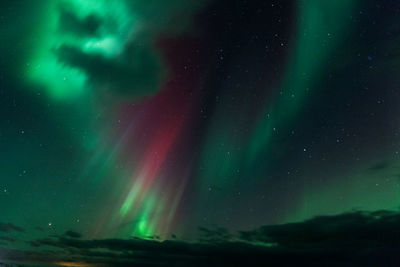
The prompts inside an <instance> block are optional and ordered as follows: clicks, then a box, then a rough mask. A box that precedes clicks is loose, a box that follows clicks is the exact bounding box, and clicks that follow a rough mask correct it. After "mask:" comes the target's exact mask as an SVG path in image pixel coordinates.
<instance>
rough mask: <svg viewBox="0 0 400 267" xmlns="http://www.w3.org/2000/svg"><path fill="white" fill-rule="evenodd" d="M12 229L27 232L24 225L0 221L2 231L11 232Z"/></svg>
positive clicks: (0, 230)
mask: <svg viewBox="0 0 400 267" xmlns="http://www.w3.org/2000/svg"><path fill="white" fill-rule="evenodd" d="M12 231H15V232H20V233H23V232H25V229H23V228H22V227H19V226H16V225H15V224H12V223H1V222H0V232H6V233H9V232H12Z"/></svg>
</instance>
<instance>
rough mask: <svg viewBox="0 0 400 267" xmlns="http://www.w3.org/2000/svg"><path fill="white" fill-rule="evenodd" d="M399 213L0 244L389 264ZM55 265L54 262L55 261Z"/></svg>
mask: <svg viewBox="0 0 400 267" xmlns="http://www.w3.org/2000/svg"><path fill="white" fill-rule="evenodd" d="M399 225H400V213H398V212H393V211H384V210H383V211H375V212H361V211H357V212H351V213H344V214H340V215H336V216H319V217H315V218H312V219H310V220H306V221H303V222H298V223H287V224H281V225H268V226H262V227H259V228H256V229H254V230H250V231H241V232H239V233H238V234H237V235H233V234H230V233H229V232H228V231H227V230H226V229H224V228H216V229H212V230H210V229H207V228H200V229H199V230H200V234H201V238H200V241H197V242H187V241H182V240H165V241H157V240H145V239H139V238H131V239H99V240H85V239H80V238H78V237H81V235H80V234H79V233H76V232H73V231H67V232H66V233H64V234H63V235H61V236H57V237H55V236H53V237H46V238H42V239H35V240H31V241H28V243H29V244H30V245H31V247H32V250H31V251H22V250H10V249H4V248H0V255H6V258H5V260H7V261H17V262H21V263H23V262H24V263H32V262H35V263H41V264H48V263H53V264H54V263H57V262H64V263H65V262H74V263H85V264H93V265H101V264H102V265H105V266H130V265H134V264H136V265H140V266H154V265H160V266H170V265H174V266H188V265H191V266H205V265H207V266H232V265H236V266H237V265H252V264H253V265H254V264H255V265H260V264H261V265H264V264H265V265H267V264H268V265H293V264H295V265H307V266H310V265H311V266H321V265H330V266H354V265H367V266H374V265H376V264H378V265H380V266H383V265H384V266H393V265H396V263H398V256H397V255H398V254H397V252H398V251H397V250H398V248H399V247H400V228H399V227H398V226H399ZM56 265H57V264H56Z"/></svg>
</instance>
